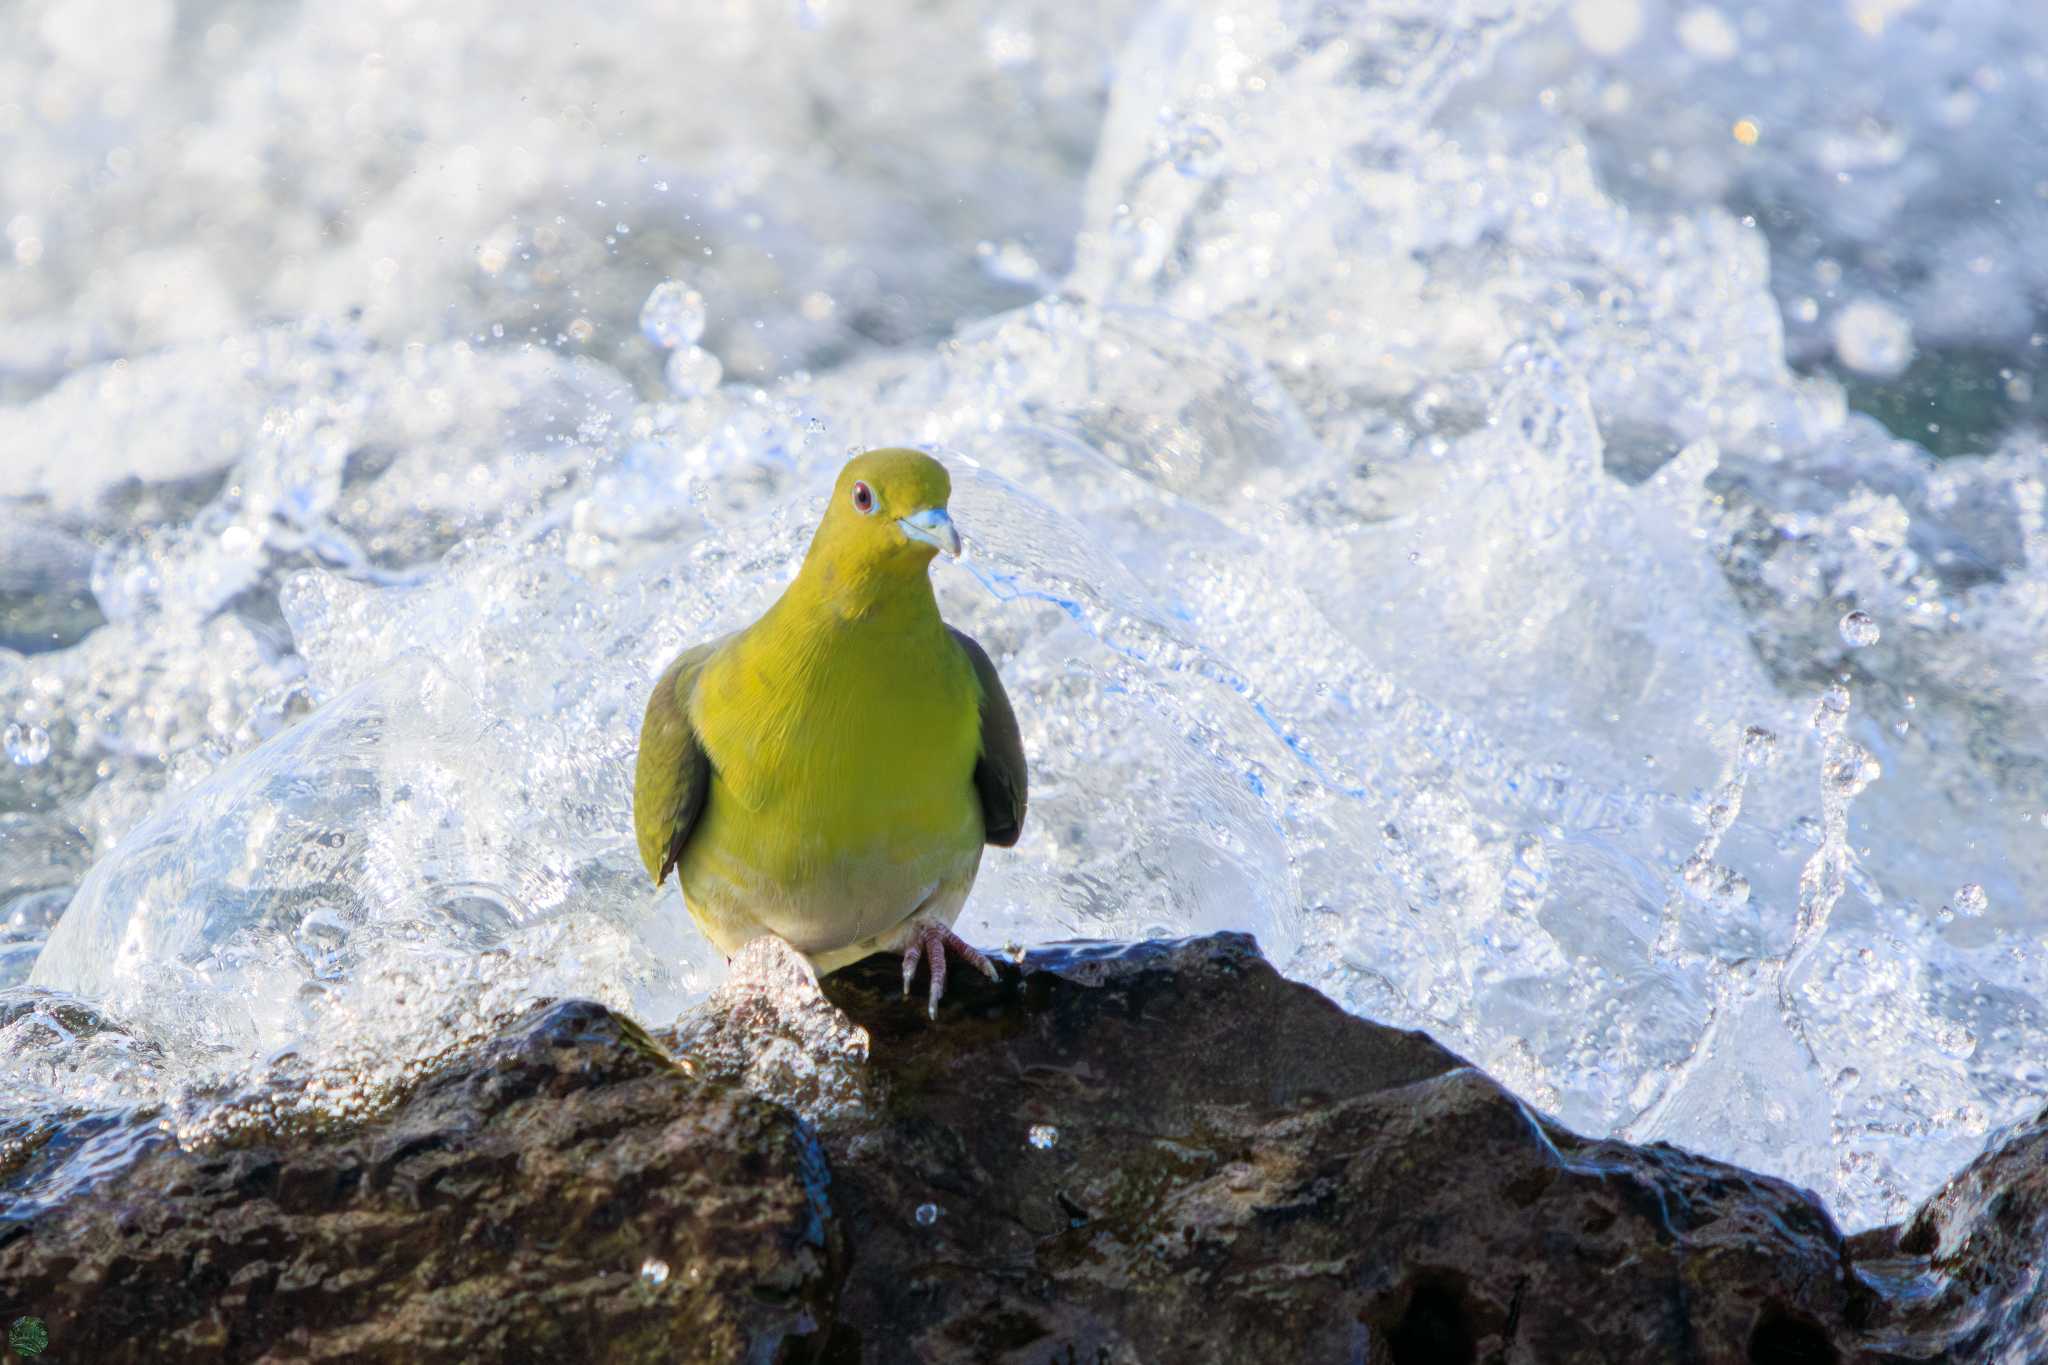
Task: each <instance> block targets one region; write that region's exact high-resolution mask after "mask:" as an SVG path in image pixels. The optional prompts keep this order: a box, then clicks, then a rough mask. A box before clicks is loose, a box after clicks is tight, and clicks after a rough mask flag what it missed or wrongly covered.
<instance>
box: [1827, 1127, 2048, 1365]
mask: <svg viewBox="0 0 2048 1365" xmlns="http://www.w3.org/2000/svg"><path fill="white" fill-rule="evenodd" d="M1855 1245H1856V1251H1857V1253H1858V1260H1859V1265H1860V1267H1861V1269H1862V1271H1863V1273H1864V1275H1865V1276H1866V1277H1867V1278H1868V1279H1869V1280H1870V1281H1871V1282H1872V1283H1873V1284H1874V1285H1876V1286H1878V1287H1880V1288H1882V1289H1883V1290H1884V1291H1885V1297H1886V1299H1887V1302H1888V1304H1889V1305H1891V1306H1892V1308H1893V1311H1891V1312H1889V1313H1887V1314H1886V1315H1885V1316H1884V1318H1882V1319H1881V1320H1880V1321H1879V1322H1878V1323H1876V1324H1874V1325H1873V1327H1874V1330H1873V1331H1872V1333H1871V1342H1872V1348H1873V1350H1876V1351H1882V1352H1883V1353H1884V1359H1886V1360H1901V1361H1905V1360H1911V1361H1943V1362H1951V1361H1952V1362H1956V1365H1965V1363H1967V1365H2039V1362H2041V1361H2048V1283H2044V1281H2043V1276H2044V1274H2048V1110H2043V1111H2042V1112H2041V1113H2039V1114H2037V1115H2035V1117H2034V1118H2033V1120H2032V1121H2031V1122H2029V1123H2025V1124H2022V1125H2020V1126H2019V1127H2018V1128H2017V1129H2015V1130H2013V1131H2012V1132H2010V1133H2008V1134H2007V1135H2006V1136H2005V1137H2004V1139H2003V1140H2002V1141H1999V1142H1996V1143H1994V1144H1993V1145H1992V1147H1991V1148H1990V1149H1989V1150H1988V1151H1986V1152H1985V1153H1984V1154H1983V1155H1982V1156H1980V1157H1978V1158H1977V1159H1976V1160H1975V1161H1973V1162H1971V1163H1970V1164H1969V1165H1968V1166H1967V1167H1965V1168H1964V1169H1963V1170H1962V1172H1961V1173H1960V1174H1958V1175H1957V1176H1956V1177H1955V1178H1954V1179H1952V1180H1950V1181H1949V1182H1948V1184H1947V1185H1945V1186H1943V1187H1942V1189H1941V1190H1940V1192H1939V1193H1937V1194H1936V1195H1935V1196H1934V1197H1933V1198H1931V1199H1929V1200H1928V1201H1927V1202H1926V1203H1925V1204H1922V1205H1921V1206H1920V1208H1919V1209H1918V1210H1916V1211H1915V1213H1914V1214H1913V1216H1912V1217H1911V1218H1910V1219H1908V1220H1907V1221H1906V1222H1905V1223H1904V1224H1902V1225H1900V1226H1898V1227H1890V1228H1883V1229H1879V1230H1878V1231H1875V1232H1871V1233H1866V1234H1864V1235H1863V1236H1861V1237H1859V1238H1857V1239H1856V1244H1855Z"/></svg>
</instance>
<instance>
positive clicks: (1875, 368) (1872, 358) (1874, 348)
mask: <svg viewBox="0 0 2048 1365" xmlns="http://www.w3.org/2000/svg"><path fill="white" fill-rule="evenodd" d="M1834 332H1835V354H1836V355H1838V356H1840V357H1841V360H1842V363H1843V364H1844V365H1847V366H1848V367H1849V368H1850V369H1852V370H1855V371H1857V372H1858V373H1859V374H1867V375H1872V376H1874V377H1876V378H1878V379H1890V378H1893V377H1894V376H1896V375H1898V374H1900V373H1901V372H1903V371H1904V370H1905V368H1906V366H1908V365H1910V364H1911V363H1912V362H1913V324H1912V323H1910V322H1908V321H1907V320H1906V318H1905V316H1904V315H1903V314H1901V313H1899V312H1898V311H1896V310H1895V309H1893V308H1891V307H1890V306H1889V305H1887V304H1883V303H1880V302H1878V301H1877V300H1876V299H1858V300H1857V301H1856V302H1854V303H1852V304H1850V305H1849V306H1848V307H1846V308H1844V309H1843V310H1842V311H1841V312H1840V313H1837V314H1836V315H1835V327H1834Z"/></svg>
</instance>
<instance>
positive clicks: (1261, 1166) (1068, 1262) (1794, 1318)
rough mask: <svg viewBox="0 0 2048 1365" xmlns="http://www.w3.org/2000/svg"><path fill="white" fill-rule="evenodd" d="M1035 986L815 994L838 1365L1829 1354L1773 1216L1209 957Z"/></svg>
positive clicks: (1269, 973)
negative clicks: (857, 1349)
mask: <svg viewBox="0 0 2048 1365" xmlns="http://www.w3.org/2000/svg"><path fill="white" fill-rule="evenodd" d="M1045 965H1046V966H1047V967H1048V969H1047V970H1040V971H1035V972H1032V971H1027V972H1026V973H1023V974H1011V973H1006V974H1005V979H1004V982H1003V983H1002V985H1000V986H996V985H991V984H989V983H987V982H985V981H977V982H970V981H969V980H968V977H967V974H965V973H962V974H961V975H960V976H959V977H958V978H956V980H958V981H960V983H961V984H960V985H959V986H958V987H957V988H956V992H957V993H956V994H954V995H952V996H949V997H948V999H947V1002H946V1009H947V1011H948V1014H947V1017H946V1019H945V1020H944V1022H943V1024H942V1026H941V1027H939V1028H937V1029H932V1028H929V1027H927V1026H925V1024H924V1022H923V1020H922V1018H921V1016H920V1015H919V1013H918V1011H917V1009H916V1006H915V1004H914V1003H905V1002H903V1001H902V1000H901V999H900V998H899V993H898V987H897V985H896V983H895V980H894V978H893V977H892V975H891V974H890V973H889V971H887V970H886V967H887V964H881V963H867V964H862V965H861V966H859V967H856V968H854V969H852V970H851V971H849V972H846V973H842V974H841V975H839V976H837V977H834V978H830V979H828V980H827V981H826V982H825V991H826V993H827V994H828V995H829V996H830V997H831V998H832V999H833V1000H834V1001H836V1002H837V1003H839V1004H840V1005H841V1006H842V1007H843V1008H845V1009H846V1010H847V1012H848V1013H849V1014H850V1015H852V1016H853V1018H854V1019H856V1020H857V1021H859V1022H860V1023H861V1024H863V1025H864V1026H866V1027H867V1028H868V1030H869V1031H870V1033H871V1034H872V1035H873V1063H872V1065H873V1069H874V1071H875V1073H876V1080H877V1082H878V1084H877V1086H876V1089H877V1090H878V1092H879V1093H880V1095H881V1097H882V1098H881V1100H880V1102H879V1104H878V1105H877V1107H876V1112H875V1113H874V1114H873V1115H872V1116H871V1119H870V1122H869V1123H868V1124H867V1125H865V1126H862V1125H848V1126H846V1127H844V1128H839V1127H832V1128H828V1129H827V1130H826V1133H825V1141H826V1147H827V1152H828V1156H829V1157H830V1159H831V1161H832V1165H833V1172H834V1178H833V1192H832V1198H833V1205H834V1210H835V1212H836V1213H837V1215H838V1216H839V1217H840V1218H841V1219H842V1220H844V1222H845V1225H846V1228H847V1234H848V1242H849V1245H850V1246H851V1247H852V1248H853V1250H852V1253H851V1254H852V1266H851V1269H850V1273H849V1276H848V1279H847V1282H846V1285H845V1287H844V1289H843V1290H842V1292H841V1298H840V1304H839V1317H838V1321H839V1323H840V1324H841V1327H842V1330H843V1331H851V1332H857V1333H858V1334H859V1337H860V1340H861V1342H862V1343H863V1345H864V1346H866V1347H868V1348H869V1349H868V1350H867V1351H866V1353H865V1354H864V1357H863V1358H864V1359H868V1360H875V1361H882V1360H891V1359H923V1360H962V1361H966V1360H974V1361H1005V1362H1009V1361H1015V1362H1018V1363H1019V1365H1022V1363H1023V1362H1027V1361H1028V1362H1048V1361H1061V1362H1065V1361H1070V1360H1071V1361H1090V1362H1092V1361H1102V1362H1141V1361H1142V1362H1152V1361H1176V1362H1203V1361H1217V1362H1222V1361H1253V1360H1275V1361H1278V1360H1289V1361H1297V1360H1298V1361H1359V1362H1368V1363H1369V1365H1396V1363H1398V1365H1410V1363H1411V1362H1413V1363H1415V1365H1420V1363H1421V1362H1438V1361H1444V1362H1478V1361H1500V1362H1516V1363H1518V1365H1519V1363H1520V1362H1529V1363H1530V1365H1538V1363H1539V1362H1540V1363H1541V1365H1564V1362H1574V1361H1588V1362H1590V1361H1629V1362H1649V1361H1666V1360H1668V1361H1687V1362H1702V1363H1704V1362H1720V1361H1727V1362H1751V1361H1755V1362H1792V1361H1805V1360H1808V1359H1812V1360H1818V1361H1826V1360H1831V1359H1836V1358H1838V1353H1837V1348H1836V1346H1835V1345H1834V1343H1836V1342H1839V1341H1843V1340H1845V1339H1846V1332H1845V1324H1846V1323H1847V1322H1848V1320H1849V1319H1850V1317H1851V1316H1852V1315H1853V1314H1854V1313H1855V1312H1856V1311H1857V1307H1858V1301H1859V1299H1860V1298H1861V1297H1863V1296H1864V1294H1865V1291H1864V1290H1862V1288H1861V1286H1860V1285H1859V1284H1858V1282H1857V1281H1856V1280H1855V1278H1854V1277H1853V1276H1852V1275H1851V1274H1850V1273H1849V1266H1848V1262H1847V1258H1846V1256H1845V1255H1844V1252H1843V1246H1842V1239H1841V1238H1840V1236H1839V1235H1838V1234H1837V1233H1836V1231H1835V1228H1834V1225H1833V1224H1832V1223H1831V1222H1830V1221H1829V1219H1828V1217H1827V1215H1826V1214H1825V1213H1824V1212H1823V1211H1822V1210H1821V1208H1820V1207H1819V1206H1818V1205H1817V1204H1816V1203H1815V1201H1814V1200H1813V1198H1812V1197H1811V1196H1809V1195H1807V1194H1805V1193H1803V1192H1801V1191H1799V1190H1796V1189H1793V1188H1792V1187H1791V1186H1788V1185H1786V1184H1783V1183H1782V1182H1779V1181H1775V1180H1770V1179H1767V1178H1765V1177H1762V1176H1756V1175H1751V1174H1749V1173H1747V1172H1744V1171H1741V1170H1738V1169H1736V1168H1734V1167H1730V1166H1726V1165H1722V1164H1720V1163H1718V1162H1712V1161H1707V1160H1705V1159H1703V1158H1699V1157H1694V1156H1690V1155H1688V1154H1686V1153H1683V1152H1680V1151H1677V1150H1676V1149H1673V1148H1669V1147H1650V1148H1643V1149H1638V1148H1631V1147H1629V1146H1627V1145H1625V1144H1622V1143H1615V1142H1586V1141H1582V1140H1580V1139H1578V1138H1575V1137H1573V1136H1572V1135H1571V1134H1569V1133H1566V1132H1564V1131H1563V1130H1561V1129H1558V1128H1556V1127H1554V1126H1552V1125H1549V1124H1546V1123H1544V1122H1543V1121H1542V1120H1541V1119H1539V1118H1538V1117H1537V1116H1536V1115H1535V1114H1533V1113H1532V1112H1531V1111H1529V1110H1528V1109H1527V1108H1525V1107H1524V1106H1523V1105H1522V1104H1521V1103H1520V1102H1519V1101H1517V1100H1516V1099H1515V1098H1514V1097H1513V1096H1511V1095H1509V1094H1508V1093H1507V1092H1506V1091H1504V1090H1502V1089H1501V1088H1500V1087H1499V1086H1498V1085H1496V1084H1495V1083H1494V1082H1493V1081H1491V1080H1489V1079H1488V1078H1487V1077H1486V1076H1484V1075H1483V1074H1481V1073H1480V1072H1478V1071H1475V1070H1473V1069H1472V1068H1470V1067H1468V1066H1466V1065H1465V1064H1464V1063H1463V1062H1461V1061H1460V1059H1458V1058H1457V1057H1455V1056H1453V1055H1452V1054H1450V1053H1448V1052H1446V1051H1444V1050H1443V1049H1442V1048H1440V1047H1438V1046H1437V1045H1436V1044H1435V1043H1433V1042H1431V1041H1430V1040H1429V1039H1428V1038H1426V1037H1424V1036H1423V1035H1421V1034H1418V1033H1400V1032H1396V1031H1394V1030H1391V1029H1386V1028H1381V1027H1379V1026H1376V1025H1373V1024H1370V1023H1367V1022H1364V1021H1362V1020H1358V1019H1354V1018H1351V1017H1349V1016H1347V1015H1345V1014H1344V1013H1343V1012H1341V1011H1340V1010H1338V1009H1337V1008H1336V1007H1335V1006H1334V1005H1332V1004H1330V1003H1329V1002H1328V1001H1327V1000H1325V999H1323V998H1322V997H1321V996H1319V995H1317V994H1316V993H1315V992H1313V991H1310V990H1308V989H1306V988H1304V987H1301V986H1296V985H1293V984H1291V983H1289V982H1287V981H1284V980H1283V979H1281V978H1280V977H1279V976H1278V975H1277V974H1276V973H1274V972H1273V970H1272V969H1271V968H1270V967H1269V966H1267V965H1266V963H1265V962H1264V961H1263V960H1262V959H1261V958H1260V957H1259V956H1258V953H1257V949H1256V948H1255V947H1254V946H1253V945H1252V943H1251V941H1250V940H1249V939H1247V938H1243V937H1241V936H1233V935H1224V936H1219V937H1217V938H1211V939H1203V940H1196V941H1192V942H1189V943H1185V944H1180V945H1173V946H1166V945H1143V946H1140V947H1138V948H1135V949H1127V950H1122V951H1117V952H1105V953H1103V954H1101V955H1100V956H1097V957H1093V958H1089V957H1087V956H1081V957H1079V958H1077V959H1076V958H1070V959H1068V961H1067V962H1065V963H1064V964H1061V963H1047V964H1045ZM1036 1124H1048V1125H1052V1126H1054V1127H1056V1128H1057V1130H1058V1137H1057V1141H1056V1142H1055V1143H1054V1145H1052V1146H1051V1147H1049V1148H1039V1147H1035V1146H1033V1145H1032V1143H1031V1141H1030V1130H1031V1128H1032V1126H1033V1125H1036ZM1041 1140H1043V1138H1041ZM921 1205H930V1206H932V1207H933V1208H935V1209H936V1210H937V1213H936V1217H935V1218H933V1221H931V1222H930V1223H929V1225H926V1224H924V1223H922V1222H920V1220H919V1218H918V1216H917V1213H916V1210H917V1209H918V1208H919V1207H920V1206H921Z"/></svg>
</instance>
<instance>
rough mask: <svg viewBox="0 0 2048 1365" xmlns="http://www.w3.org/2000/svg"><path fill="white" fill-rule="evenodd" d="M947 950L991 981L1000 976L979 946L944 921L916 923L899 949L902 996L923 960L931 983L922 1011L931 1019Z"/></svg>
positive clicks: (936, 1007)
mask: <svg viewBox="0 0 2048 1365" xmlns="http://www.w3.org/2000/svg"><path fill="white" fill-rule="evenodd" d="M949 953H951V954H953V955H955V956H958V957H960V958H961V959H962V960H964V961H966V962H967V963H969V964H970V965H972V966H975V967H979V968H980V969H981V972H982V975H984V976H986V977H987V978H988V979H989V980H991V981H999V980H1001V979H1002V978H1001V977H1000V975H999V974H998V973H997V972H996V966H995V964H994V963H993V962H990V961H989V960H988V958H987V956H986V955H984V954H983V953H982V952H981V950H980V949H978V948H976V947H975V946H974V945H973V944H971V943H969V942H968V941H967V940H966V939H963V938H961V937H960V936H959V935H958V934H956V933H954V932H953V931H952V930H951V929H948V928H947V927H946V926H945V925H943V924H920V925H918V926H917V928H916V929H915V930H914V931H913V932H912V937H911V939H910V942H909V943H908V944H906V945H905V946H904V949H903V994H904V996H905V998H908V997H909V995H910V986H911V982H912V981H913V979H914V978H915V977H916V976H917V964H918V963H919V961H924V962H926V963H927V964H928V969H929V971H930V973H931V983H932V984H931V996H930V1001H929V1003H928V1004H927V1005H926V1007H925V1014H926V1016H927V1017H928V1018H931V1019H937V1018H938V1017H939V1000H940V998H941V997H943V996H944V995H945V993H946V957H947V954H949Z"/></svg>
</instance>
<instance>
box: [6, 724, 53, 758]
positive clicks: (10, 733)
mask: <svg viewBox="0 0 2048 1365" xmlns="http://www.w3.org/2000/svg"><path fill="white" fill-rule="evenodd" d="M49 756H50V732H49V731H48V730H45V729H44V728H43V727H42V726H40V725H28V724H25V723H23V722H21V721H16V722H15V723H14V724H12V725H10V726H8V727H7V757H8V758H9V759H11V760H12V761H13V763H14V766H15V767H17V768H33V767H35V766H36V764H38V763H41V762H42V761H43V760H44V759H46V758H48V757H49Z"/></svg>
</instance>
